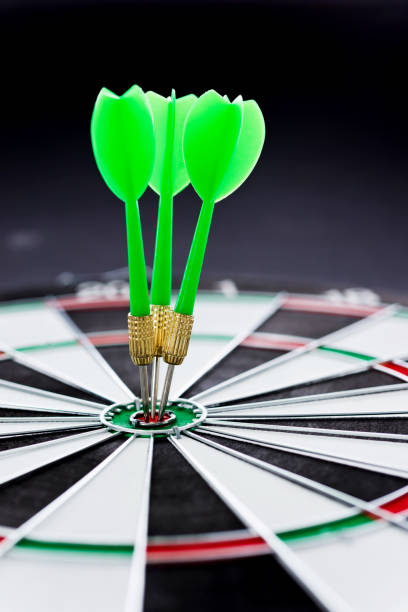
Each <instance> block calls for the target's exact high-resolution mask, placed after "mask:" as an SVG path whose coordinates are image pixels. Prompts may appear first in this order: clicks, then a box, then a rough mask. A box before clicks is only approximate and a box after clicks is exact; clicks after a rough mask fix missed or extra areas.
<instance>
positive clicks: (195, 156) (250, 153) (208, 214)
mask: <svg viewBox="0 0 408 612" xmlns="http://www.w3.org/2000/svg"><path fill="white" fill-rule="evenodd" d="M264 140H265V123H264V119H263V116H262V112H261V110H260V108H259V106H258V104H257V103H256V102H255V101H254V100H248V101H246V102H243V100H242V98H241V96H239V97H238V98H236V100H234V102H229V100H228V98H225V97H224V98H223V97H222V96H220V95H219V94H218V93H217V92H215V91H214V90H210V91H207V92H206V93H205V94H203V95H202V96H201V97H200V98H199V99H198V101H197V103H196V104H195V105H194V107H193V108H192V110H191V113H190V114H189V117H188V120H187V122H186V126H185V131H184V139H183V149H184V158H185V163H186V167H187V171H188V174H189V177H190V180H191V184H192V185H193V187H194V189H195V191H196V192H197V194H198V195H199V196H200V198H201V199H202V201H203V204H202V207H201V212H200V216H199V219H198V222H197V226H196V231H195V234H194V237H193V241H192V244H191V250H190V254H189V257H188V260H187V265H186V268H185V272H184V276H183V281H182V285H181V288H180V292H179V295H178V299H177V304H176V306H175V311H176V312H179V313H183V314H187V315H191V314H192V313H193V308H194V301H195V297H196V293H197V288H198V283H199V280H200V274H201V268H202V264H203V260H204V255H205V249H206V245H207V239H208V233H209V230H210V225H211V220H212V215H213V210H214V204H215V202H219V201H220V200H223V199H224V198H226V197H227V196H229V195H230V194H231V193H233V192H234V191H235V190H236V189H238V187H239V186H240V185H242V183H243V182H244V181H245V180H246V179H247V178H248V176H249V175H250V173H251V172H252V170H253V168H254V166H255V164H256V162H257V161H258V159H259V156H260V154H261V151H262V147H263V143H264Z"/></svg>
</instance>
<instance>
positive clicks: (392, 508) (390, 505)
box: [381, 493, 408, 514]
mask: <svg viewBox="0 0 408 612" xmlns="http://www.w3.org/2000/svg"><path fill="white" fill-rule="evenodd" d="M381 508H382V509H383V510H388V512H392V513H393V514H399V513H400V512H406V511H407V510H408V493H405V494H404V495H401V497H397V499H392V500H391V501H389V502H387V503H386V504H383V505H382V506H381Z"/></svg>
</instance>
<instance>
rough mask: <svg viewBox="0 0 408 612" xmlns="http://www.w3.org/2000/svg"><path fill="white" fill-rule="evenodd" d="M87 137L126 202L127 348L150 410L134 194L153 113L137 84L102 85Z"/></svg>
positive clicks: (149, 159) (149, 330)
mask: <svg viewBox="0 0 408 612" xmlns="http://www.w3.org/2000/svg"><path fill="white" fill-rule="evenodd" d="M91 140H92V147H93V151H94V155H95V160H96V164H97V166H98V168H99V171H100V173H101V175H102V177H103V179H104V180H105V182H106V184H107V185H108V187H109V189H111V191H113V193H114V194H115V195H116V196H117V197H118V198H119V199H120V200H122V201H123V202H124V203H125V210H126V230H127V243H128V258H129V290H130V313H129V316H128V325H129V350H130V355H131V357H132V360H133V362H134V363H135V364H136V365H138V366H139V367H140V381H141V389H142V401H143V410H144V413H145V419H147V418H148V409H149V381H148V372H147V366H148V364H149V363H151V362H152V360H153V323H152V316H151V314H150V304H149V292H148V286H147V278H146V266H145V258H144V249H143V239H142V230H141V224H140V215H139V205H138V199H139V198H140V197H141V195H142V194H143V193H144V192H145V190H146V188H147V186H148V183H149V179H150V177H151V174H152V170H153V164H154V157H155V136H154V130H153V118H152V114H151V110H150V106H149V103H148V101H147V99H146V95H145V94H144V93H143V91H142V89H140V87H138V86H137V85H134V86H133V87H131V88H130V89H129V90H128V91H126V92H125V93H124V94H123V95H122V96H117V95H116V94H114V93H112V92H111V91H109V90H108V89H106V88H103V89H102V90H101V91H100V93H99V95H98V97H97V100H96V102H95V107H94V111H93V114H92V120H91Z"/></svg>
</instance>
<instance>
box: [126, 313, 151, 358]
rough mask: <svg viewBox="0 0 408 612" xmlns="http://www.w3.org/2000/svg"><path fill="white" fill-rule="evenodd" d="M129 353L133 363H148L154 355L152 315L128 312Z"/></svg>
mask: <svg viewBox="0 0 408 612" xmlns="http://www.w3.org/2000/svg"><path fill="white" fill-rule="evenodd" d="M128 329H129V353H130V356H131V358H132V361H133V363H134V364H135V365H138V366H144V365H149V363H151V362H152V361H153V357H154V331H153V316H152V315H151V314H150V315H146V316H145V317H136V316H134V315H131V314H130V313H129V314H128Z"/></svg>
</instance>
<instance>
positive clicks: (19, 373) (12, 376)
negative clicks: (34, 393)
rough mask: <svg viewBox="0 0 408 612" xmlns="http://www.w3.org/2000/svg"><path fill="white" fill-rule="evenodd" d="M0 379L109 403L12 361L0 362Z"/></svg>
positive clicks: (100, 402)
mask: <svg viewBox="0 0 408 612" xmlns="http://www.w3.org/2000/svg"><path fill="white" fill-rule="evenodd" d="M0 379H3V380H8V381H11V382H14V383H18V384H20V385H27V386H29V387H35V388H36V389H43V390H45V391H51V392H53V393H59V394H62V395H69V396H71V397H76V398H78V399H83V400H87V401H91V402H98V403H99V404H105V403H107V404H108V403H109V402H107V401H105V400H103V399H102V398H100V397H99V396H96V395H93V394H92V393H87V392H86V391H82V389H77V388H76V387H71V386H70V385H67V384H65V383H63V382H61V381H59V380H57V379H56V378H52V377H51V376H47V375H46V374H42V373H41V372H37V370H33V369H31V368H28V367H27V366H23V365H21V364H19V363H17V362H15V361H13V360H11V359H7V360H5V361H0ZM0 406H1V404H0Z"/></svg>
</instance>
